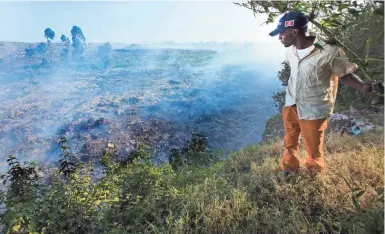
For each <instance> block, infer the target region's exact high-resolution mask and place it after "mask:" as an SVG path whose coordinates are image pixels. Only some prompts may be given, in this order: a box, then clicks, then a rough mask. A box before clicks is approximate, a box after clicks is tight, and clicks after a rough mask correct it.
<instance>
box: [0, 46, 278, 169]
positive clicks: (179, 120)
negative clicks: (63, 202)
mask: <svg viewBox="0 0 385 234" xmlns="http://www.w3.org/2000/svg"><path fill="white" fill-rule="evenodd" d="M32 46H36V45H32V44H27V43H10V42H2V43H1V42H0V103H1V105H0V152H1V155H0V161H1V162H3V163H2V164H1V167H0V170H1V171H4V170H6V168H7V164H6V158H7V157H8V155H10V154H14V155H15V156H17V157H18V158H19V159H21V160H28V161H32V160H36V161H38V162H40V163H55V162H57V160H58V157H59V155H60V147H59V145H58V139H59V137H61V136H65V137H66V138H67V139H68V142H69V146H70V147H71V151H72V153H73V154H74V155H76V156H78V157H79V158H81V159H82V160H89V159H91V158H98V157H100V156H101V155H102V152H103V150H105V149H106V147H107V144H108V143H112V144H113V145H114V147H115V148H116V152H117V154H118V155H120V156H121V157H124V156H125V155H128V154H129V153H130V152H132V151H133V150H135V149H136V147H137V145H138V142H139V141H145V142H146V143H148V144H151V145H153V146H154V147H155V148H156V150H157V157H156V158H157V160H158V161H159V162H162V161H165V160H167V155H168V153H169V151H170V149H172V148H178V147H182V146H183V145H184V144H185V143H186V141H187V140H188V139H190V137H191V133H199V134H202V135H204V136H206V137H207V139H208V142H209V144H210V145H211V146H212V147H215V148H218V149H221V150H223V151H224V152H228V151H231V150H237V149H240V148H241V147H244V146H247V145H249V144H252V143H256V142H258V141H259V140H260V139H261V134H262V132H263V128H264V122H265V120H266V119H267V118H268V117H269V116H271V115H272V114H274V113H275V107H274V104H273V101H272V98H271V94H272V92H273V91H274V90H276V89H277V88H279V85H280V84H279V82H278V81H277V78H276V74H277V73H276V72H277V68H273V67H269V66H268V65H267V63H263V60H261V59H260V58H261V57H263V56H264V55H263V54H258V53H256V52H255V51H256V50H255V48H254V45H250V44H246V45H243V44H237V45H231V44H225V45H220V46H218V45H216V46H210V45H205V46H202V47H201V48H199V46H190V47H186V45H184V46H183V47H184V48H178V46H177V45H173V48H170V46H169V48H167V47H166V46H163V47H162V46H159V45H158V46H138V45H136V46H124V45H119V46H114V45H112V50H111V51H109V52H108V54H106V53H104V54H102V55H101V53H100V50H99V49H98V48H99V47H100V45H97V44H95V45H88V46H87V47H86V49H85V53H84V58H83V59H82V60H81V61H72V60H71V59H69V60H67V61H64V60H63V58H62V57H60V52H61V51H62V49H63V45H60V44H54V43H52V44H51V45H49V47H48V48H49V49H48V50H47V51H46V52H45V53H44V54H41V55H36V56H32V57H27V56H26V55H25V49H26V48H30V47H32ZM258 58H259V59H258ZM43 59H44V60H45V61H44V60H43ZM261 61H262V62H261Z"/></svg>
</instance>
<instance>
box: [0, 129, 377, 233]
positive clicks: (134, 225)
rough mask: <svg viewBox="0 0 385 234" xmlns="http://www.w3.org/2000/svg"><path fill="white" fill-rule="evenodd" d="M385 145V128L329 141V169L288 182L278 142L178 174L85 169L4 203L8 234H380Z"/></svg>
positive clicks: (142, 166) (144, 166)
mask: <svg viewBox="0 0 385 234" xmlns="http://www.w3.org/2000/svg"><path fill="white" fill-rule="evenodd" d="M383 141H384V138H383V132H374V133H366V134H363V135H360V136H349V135H329V136H328V137H327V141H326V156H325V157H326V163H327V170H325V171H324V172H323V173H321V174H320V175H318V176H311V175H310V174H308V173H306V171H305V172H301V173H299V174H296V175H292V176H290V177H289V178H288V179H284V178H282V177H281V176H279V174H278V172H279V162H280V158H281V152H282V142H281V141H271V142H270V143H266V144H262V145H256V146H250V147H248V148H245V149H242V150H240V151H239V152H234V153H233V154H232V155H231V156H230V157H229V159H227V160H225V161H221V162H218V163H216V164H214V165H212V166H210V167H191V168H190V167H186V168H184V169H183V170H181V171H179V172H175V171H173V170H172V168H171V167H170V166H169V165H167V164H165V165H162V166H154V165H153V164H151V163H150V162H146V161H144V162H141V161H138V162H134V163H133V164H129V165H125V166H124V167H119V166H117V165H112V164H110V169H109V172H108V173H107V175H106V177H105V178H103V179H102V181H99V182H92V180H91V179H90V178H89V177H87V173H82V176H75V177H73V178H72V180H70V181H67V182H65V181H63V180H56V182H55V183H54V184H53V185H52V186H49V187H45V188H44V189H42V190H39V191H40V192H37V194H38V195H37V196H36V197H35V198H32V199H34V200H33V202H31V201H28V200H27V201H25V199H24V200H23V202H24V203H23V202H22V203H20V202H19V203H17V205H15V204H13V206H14V207H13V208H10V207H11V205H12V204H10V203H8V204H7V207H9V208H10V209H9V211H7V214H6V216H5V219H4V220H5V221H6V222H5V223H6V226H7V227H8V230H10V231H9V233H28V232H32V233H33V232H37V233H42V230H43V228H45V230H46V232H44V233H68V232H69V230H71V231H72V232H73V233H383V216H384V212H383V208H384V204H383V186H384V157H383V150H384V147H383ZM300 155H302V157H303V159H304V160H305V158H304V157H305V152H304V151H303V150H302V151H301V152H300ZM111 165H112V166H111ZM361 191H364V192H361ZM66 194H67V195H66ZM353 198H354V199H353ZM71 214H73V215H75V214H76V217H77V218H76V219H72V218H71V217H72V216H71ZM20 217H22V219H21V218H20ZM26 220H27V221H26ZM57 223H59V224H57ZM15 227H16V229H17V230H18V232H14V230H15Z"/></svg>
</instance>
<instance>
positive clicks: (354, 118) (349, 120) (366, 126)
mask: <svg viewBox="0 0 385 234" xmlns="http://www.w3.org/2000/svg"><path fill="white" fill-rule="evenodd" d="M361 116H362V115H361V113H360V112H359V111H357V110H355V109H354V108H352V107H351V108H350V110H349V111H348V112H347V113H346V114H338V113H336V114H332V115H331V116H330V117H329V121H330V122H332V126H333V129H334V130H335V131H338V132H349V133H351V134H354V135H359V134H362V133H364V132H367V131H372V130H374V129H375V128H376V126H375V125H374V124H373V123H371V122H370V121H369V120H368V119H364V118H361Z"/></svg>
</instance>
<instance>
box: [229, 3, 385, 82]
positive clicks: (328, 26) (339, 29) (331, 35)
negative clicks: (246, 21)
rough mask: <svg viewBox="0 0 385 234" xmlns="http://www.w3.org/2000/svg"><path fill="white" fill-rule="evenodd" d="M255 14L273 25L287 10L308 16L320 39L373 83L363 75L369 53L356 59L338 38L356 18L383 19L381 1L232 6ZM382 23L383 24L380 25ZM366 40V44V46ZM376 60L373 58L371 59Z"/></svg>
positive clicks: (241, 4)
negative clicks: (348, 58) (264, 16)
mask: <svg viewBox="0 0 385 234" xmlns="http://www.w3.org/2000/svg"><path fill="white" fill-rule="evenodd" d="M235 4H236V5H238V6H241V7H245V8H247V9H250V10H252V11H253V13H254V15H256V14H267V20H266V22H265V23H266V24H269V23H273V22H274V19H275V17H277V16H279V15H281V14H283V13H285V12H287V11H301V12H304V13H305V14H307V15H308V16H309V21H310V22H311V23H312V24H313V25H314V26H315V27H316V29H317V30H316V31H317V32H318V34H319V35H320V36H324V37H326V39H327V41H328V42H329V43H334V44H337V45H338V46H340V47H342V48H343V49H344V50H346V51H348V52H349V54H350V55H351V56H352V59H354V60H355V61H356V62H358V64H359V65H360V71H361V72H362V73H363V76H364V77H365V79H366V80H369V81H373V79H372V78H371V77H370V76H369V75H368V74H367V65H368V60H369V59H373V58H369V57H368V56H369V52H368V51H367V53H366V55H365V58H360V57H359V55H357V53H355V52H354V51H353V50H352V49H351V48H349V47H348V46H346V45H345V44H344V43H343V42H342V35H343V34H344V33H346V32H347V31H348V30H351V29H352V28H354V26H356V25H357V24H358V23H359V20H358V18H359V17H360V16H361V15H363V14H365V13H367V12H370V13H371V17H373V18H376V20H380V21H381V20H382V22H383V16H384V2H382V1H359V2H358V1H249V0H248V1H245V2H242V3H235ZM382 24H383V23H382ZM370 39H371V38H369V39H368V40H365V41H366V45H367V48H368V47H369V46H370V41H371V40H370ZM374 59H376V58H374Z"/></svg>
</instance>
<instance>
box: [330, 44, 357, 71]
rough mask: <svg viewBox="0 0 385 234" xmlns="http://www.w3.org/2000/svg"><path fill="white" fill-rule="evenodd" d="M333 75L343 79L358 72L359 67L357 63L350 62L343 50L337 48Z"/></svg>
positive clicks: (333, 62)
mask: <svg viewBox="0 0 385 234" xmlns="http://www.w3.org/2000/svg"><path fill="white" fill-rule="evenodd" d="M331 68H332V73H333V74H334V75H336V76H338V77H343V76H345V75H347V74H349V73H353V72H355V71H356V70H357V68H358V66H357V64H355V63H352V62H350V61H349V59H348V57H347V56H346V55H345V53H344V51H343V50H342V49H341V48H337V51H336V53H335V55H334V57H333V59H332V62H331Z"/></svg>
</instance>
